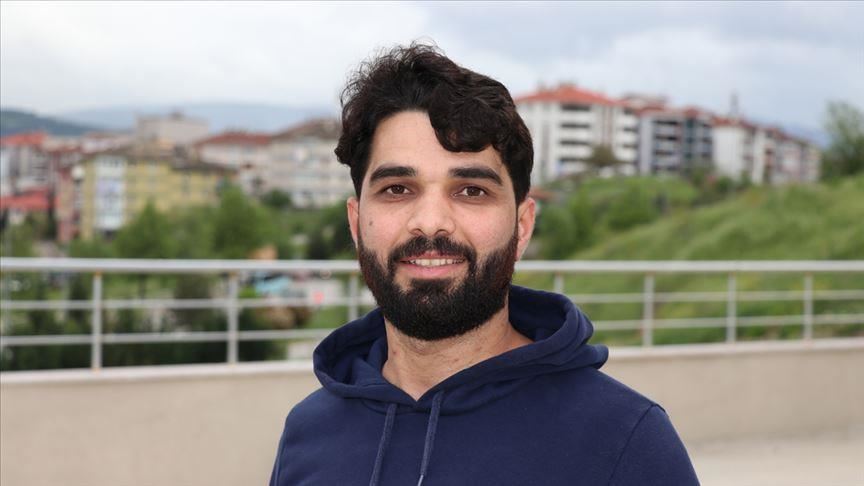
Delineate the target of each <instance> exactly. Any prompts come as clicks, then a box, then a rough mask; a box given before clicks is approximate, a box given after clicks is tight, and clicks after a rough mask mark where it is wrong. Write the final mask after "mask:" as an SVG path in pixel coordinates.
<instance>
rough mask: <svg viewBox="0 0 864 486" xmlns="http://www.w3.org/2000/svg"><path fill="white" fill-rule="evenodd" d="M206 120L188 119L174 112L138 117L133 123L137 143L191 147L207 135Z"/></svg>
mask: <svg viewBox="0 0 864 486" xmlns="http://www.w3.org/2000/svg"><path fill="white" fill-rule="evenodd" d="M209 130H210V129H209V126H208V124H207V121H206V120H201V119H198V118H190V117H187V116H185V115H183V114H182V113H179V112H174V113H171V114H170V115H168V116H139V117H138V119H137V120H136V123H135V139H136V142H138V143H142V142H143V143H148V144H154V143H155V144H157V145H165V146H178V145H179V146H187V145H191V144H193V143H195V142H197V141H199V140H201V139H203V138H204V137H206V136H207V134H208V133H209Z"/></svg>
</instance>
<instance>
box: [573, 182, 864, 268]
mask: <svg viewBox="0 0 864 486" xmlns="http://www.w3.org/2000/svg"><path fill="white" fill-rule="evenodd" d="M573 258H574V259H580V260H850V259H864V177H860V176H859V177H855V178H849V179H846V180H843V181H841V182H839V183H837V184H833V185H825V184H814V185H809V186H792V187H787V188H780V189H770V188H753V189H750V190H748V191H746V192H744V193H743V194H741V195H739V196H737V197H735V198H733V199H731V200H729V201H726V202H721V203H719V204H716V205H713V206H708V207H704V208H697V209H694V210H690V211H684V212H681V213H678V214H674V215H671V216H669V217H667V218H663V219H661V220H659V221H657V222H656V223H654V224H651V225H647V226H642V227H639V228H636V229H633V230H631V231H628V232H626V233H623V234H617V235H614V236H612V237H610V238H608V239H607V240H605V241H603V242H602V243H601V244H598V245H595V246H593V247H591V248H588V249H586V250H584V251H582V252H578V253H576V254H574V255H573Z"/></svg>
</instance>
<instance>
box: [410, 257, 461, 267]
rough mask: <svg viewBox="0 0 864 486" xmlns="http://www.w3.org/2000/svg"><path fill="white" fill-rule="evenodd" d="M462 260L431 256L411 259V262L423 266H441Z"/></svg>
mask: <svg viewBox="0 0 864 486" xmlns="http://www.w3.org/2000/svg"><path fill="white" fill-rule="evenodd" d="M461 261H462V260H454V259H451V258H430V259H418V260H410V263H411V264H412V265H418V266H421V267H440V266H441V265H453V264H454V263H459V262H461Z"/></svg>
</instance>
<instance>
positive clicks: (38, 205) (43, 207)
mask: <svg viewBox="0 0 864 486" xmlns="http://www.w3.org/2000/svg"><path fill="white" fill-rule="evenodd" d="M50 197H51V193H50V191H49V190H48V189H47V188H42V189H33V190H30V191H27V192H24V193H21V194H15V195H13V196H3V197H0V211H5V210H7V209H13V210H17V211H23V212H26V213H32V212H40V211H43V212H44V211H48V209H49V208H50V207H51V201H50Z"/></svg>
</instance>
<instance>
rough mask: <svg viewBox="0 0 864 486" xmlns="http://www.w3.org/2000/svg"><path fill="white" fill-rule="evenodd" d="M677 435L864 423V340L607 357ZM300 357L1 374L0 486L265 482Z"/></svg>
mask: <svg viewBox="0 0 864 486" xmlns="http://www.w3.org/2000/svg"><path fill="white" fill-rule="evenodd" d="M603 369H604V370H605V371H606V372H608V373H609V374H610V375H612V376H614V377H616V378H618V379H619V380H621V381H623V382H625V383H627V384H629V385H631V386H632V387H633V388H636V389H637V390H639V391H640V392H642V393H643V394H645V395H647V396H649V397H651V398H653V399H654V400H656V401H658V402H659V403H661V404H662V405H663V406H664V407H665V408H666V410H667V411H668V412H669V414H670V416H671V417H672V420H673V422H674V423H675V425H676V427H677V428H678V430H679V432H680V433H681V435H682V437H683V438H684V440H685V441H687V442H688V443H690V444H693V443H694V442H698V441H703V440H709V439H718V438H738V437H746V436H760V437H765V436H771V435H783V434H800V433H808V432H813V431H825V430H832V429H838V428H839V429H843V428H849V427H851V426H854V425H860V424H864V407H861V404H862V403H864V378H862V373H861V370H864V339H847V340H842V341H815V342H813V343H783V344H781V343H776V344H738V345H735V346H731V347H729V346H723V345H720V346H717V345H714V346H680V347H674V348H673V347H667V348H658V349H651V350H641V349H615V350H613V351H612V355H611V358H610V362H609V364H608V365H607V366H605V367H604V368H603ZM317 386H318V384H317V381H316V380H315V378H314V376H313V375H312V373H311V368H310V365H309V364H308V363H301V364H284V363H280V364H249V365H238V366H233V367H229V366H187V367H161V368H155V369H154V368H135V369H125V370H124V369H111V370H104V371H102V372H100V373H90V372H89V371H66V372H40V373H6V374H4V375H3V376H2V377H0V466H2V467H0V484H3V486H18V485H22V486H26V485H44V484H63V485H70V486H74V485H82V486H84V485H87V486H98V485H111V486H119V485H122V486H125V485H156V484H165V485H168V484H170V485H199V484H200V485H205V484H206V485H238V484H242V485H252V484H266V481H267V478H268V477H269V474H270V468H271V466H272V462H273V458H274V455H275V449H276V445H277V442H278V439H279V433H280V431H281V427H282V421H283V419H284V417H285V415H286V413H287V411H288V410H289V409H290V408H291V406H292V405H293V404H294V403H296V402H297V401H299V400H301V399H302V398H303V397H304V396H305V395H307V394H308V393H309V392H311V391H313V390H314V389H316V388H317Z"/></svg>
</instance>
